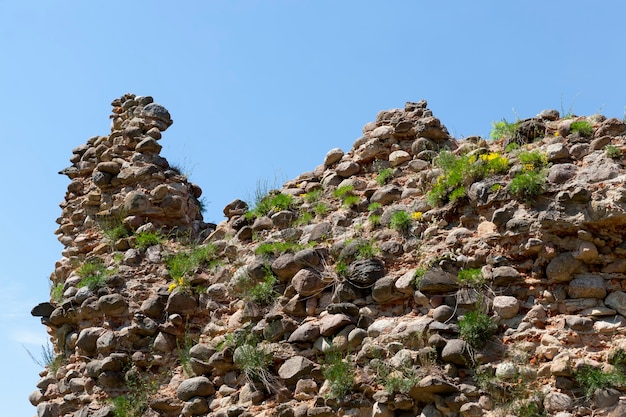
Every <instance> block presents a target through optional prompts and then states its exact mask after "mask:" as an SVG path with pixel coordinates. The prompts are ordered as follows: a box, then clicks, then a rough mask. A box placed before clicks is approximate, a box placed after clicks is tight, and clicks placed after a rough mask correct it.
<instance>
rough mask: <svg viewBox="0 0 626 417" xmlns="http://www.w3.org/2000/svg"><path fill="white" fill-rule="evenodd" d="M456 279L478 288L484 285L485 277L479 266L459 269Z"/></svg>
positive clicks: (463, 283)
mask: <svg viewBox="0 0 626 417" xmlns="http://www.w3.org/2000/svg"><path fill="white" fill-rule="evenodd" d="M457 280H458V281H459V283H460V284H462V285H465V286H468V287H472V288H478V287H482V286H483V285H485V282H486V281H485V278H484V277H483V273H482V272H481V269H480V268H469V269H461V270H460V271H459V273H458V274H457Z"/></svg>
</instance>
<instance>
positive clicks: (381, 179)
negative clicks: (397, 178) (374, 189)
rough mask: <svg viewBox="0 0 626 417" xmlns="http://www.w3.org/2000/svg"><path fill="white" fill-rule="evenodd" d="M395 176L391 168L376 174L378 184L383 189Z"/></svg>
mask: <svg viewBox="0 0 626 417" xmlns="http://www.w3.org/2000/svg"><path fill="white" fill-rule="evenodd" d="M393 174H394V171H393V169H391V168H384V169H381V170H380V171H378V174H376V184H378V185H380V186H381V187H382V186H383V185H385V184H387V182H389V180H390V179H391V178H393Z"/></svg>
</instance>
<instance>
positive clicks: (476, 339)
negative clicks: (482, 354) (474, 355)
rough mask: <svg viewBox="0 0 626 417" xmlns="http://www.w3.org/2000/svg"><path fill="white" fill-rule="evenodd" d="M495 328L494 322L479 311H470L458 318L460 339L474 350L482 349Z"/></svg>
mask: <svg viewBox="0 0 626 417" xmlns="http://www.w3.org/2000/svg"><path fill="white" fill-rule="evenodd" d="M497 328H498V326H497V325H496V323H495V321H494V320H493V319H492V318H491V317H489V316H488V315H487V314H486V313H484V312H482V311H480V310H474V311H470V312H469V313H467V314H464V315H463V316H462V317H460V318H459V331H460V334H461V338H462V339H463V340H465V341H466V342H467V343H469V344H470V346H472V347H473V348H476V349H479V348H481V347H483V346H484V345H485V343H487V342H488V341H489V339H491V337H492V336H493V335H494V334H495V332H496V330H497Z"/></svg>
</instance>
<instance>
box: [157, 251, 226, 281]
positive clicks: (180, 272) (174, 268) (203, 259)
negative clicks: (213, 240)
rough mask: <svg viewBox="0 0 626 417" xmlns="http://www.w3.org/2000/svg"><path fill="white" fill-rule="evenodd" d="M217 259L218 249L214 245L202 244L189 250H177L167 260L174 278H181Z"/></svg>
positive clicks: (171, 275) (168, 269) (166, 263)
mask: <svg viewBox="0 0 626 417" xmlns="http://www.w3.org/2000/svg"><path fill="white" fill-rule="evenodd" d="M216 261H217V249H216V247H215V246H214V245H212V244H208V245H200V246H196V247H193V248H191V249H190V250H188V251H181V252H177V253H175V254H173V255H170V256H168V257H167V258H166V260H165V265H166V266H167V271H168V273H169V274H170V277H171V278H172V279H174V280H180V279H182V278H184V277H186V276H188V275H189V274H191V273H193V271H194V270H196V269H197V268H199V267H201V266H203V265H209V266H210V265H211V264H213V263H214V262H216Z"/></svg>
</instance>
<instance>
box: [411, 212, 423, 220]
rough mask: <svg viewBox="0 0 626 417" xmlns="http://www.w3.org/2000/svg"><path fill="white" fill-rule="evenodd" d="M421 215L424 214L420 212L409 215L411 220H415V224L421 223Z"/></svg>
mask: <svg viewBox="0 0 626 417" xmlns="http://www.w3.org/2000/svg"><path fill="white" fill-rule="evenodd" d="M423 215H424V213H422V212H421V211H414V212H413V213H411V218H412V219H413V220H415V221H416V222H420V221H422V216H423Z"/></svg>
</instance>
